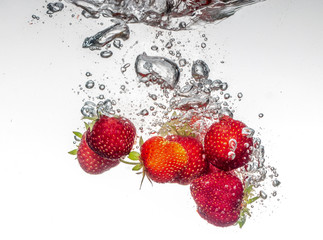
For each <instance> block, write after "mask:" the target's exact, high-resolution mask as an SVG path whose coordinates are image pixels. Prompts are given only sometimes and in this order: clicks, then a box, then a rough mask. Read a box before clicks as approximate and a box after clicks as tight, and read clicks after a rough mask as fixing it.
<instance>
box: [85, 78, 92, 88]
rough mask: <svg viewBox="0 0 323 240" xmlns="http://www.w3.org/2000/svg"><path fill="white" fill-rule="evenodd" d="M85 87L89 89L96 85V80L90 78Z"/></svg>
mask: <svg viewBox="0 0 323 240" xmlns="http://www.w3.org/2000/svg"><path fill="white" fill-rule="evenodd" d="M85 87H86V88H88V89H91V88H93V87H94V81H92V80H89V81H87V82H86V83H85Z"/></svg>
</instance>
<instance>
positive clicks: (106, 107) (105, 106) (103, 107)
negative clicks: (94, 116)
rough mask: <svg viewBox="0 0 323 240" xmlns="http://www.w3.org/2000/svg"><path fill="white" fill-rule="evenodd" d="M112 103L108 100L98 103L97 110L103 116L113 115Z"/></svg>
mask: <svg viewBox="0 0 323 240" xmlns="http://www.w3.org/2000/svg"><path fill="white" fill-rule="evenodd" d="M112 105H113V104H112V101H111V100H110V99H106V100H105V101H104V102H99V103H98V105H97V109H98V111H99V112H100V113H102V114H103V115H113V114H114V111H113V106H112Z"/></svg>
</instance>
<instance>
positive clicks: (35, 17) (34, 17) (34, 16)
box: [31, 15, 40, 20]
mask: <svg viewBox="0 0 323 240" xmlns="http://www.w3.org/2000/svg"><path fill="white" fill-rule="evenodd" d="M31 17H32V18H33V19H36V20H39V19H40V17H38V16H36V15H32V16H31Z"/></svg>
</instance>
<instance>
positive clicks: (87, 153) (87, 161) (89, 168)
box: [69, 132, 120, 174]
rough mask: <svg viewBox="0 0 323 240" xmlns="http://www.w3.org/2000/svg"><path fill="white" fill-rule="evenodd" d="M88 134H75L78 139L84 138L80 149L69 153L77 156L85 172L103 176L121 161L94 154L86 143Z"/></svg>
mask: <svg viewBox="0 0 323 240" xmlns="http://www.w3.org/2000/svg"><path fill="white" fill-rule="evenodd" d="M86 133H87V132H85V133H84V134H83V136H81V134H80V133H75V134H76V135H77V136H78V137H81V138H82V139H81V143H80V145H79V147H78V149H76V150H73V151H71V152H69V153H70V154H73V155H76V156H77V160H78V161H79V164H80V166H81V168H82V169H83V170H84V171H85V172H87V173H89V174H101V173H103V172H105V171H108V170H109V169H111V168H113V167H115V166H117V165H118V164H119V163H120V162H119V160H109V159H107V158H103V157H101V156H99V155H98V154H96V153H95V152H93V151H92V150H91V149H90V147H89V146H88V144H87V142H86Z"/></svg>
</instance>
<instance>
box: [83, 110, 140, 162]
mask: <svg viewBox="0 0 323 240" xmlns="http://www.w3.org/2000/svg"><path fill="white" fill-rule="evenodd" d="M135 137H136V128H135V126H134V125H133V124H132V122H131V121H130V120H128V119H126V118H123V117H107V116H104V115H102V116H100V118H99V119H98V120H97V121H96V122H95V123H94V125H93V127H92V129H90V131H89V133H88V134H87V136H86V141H87V143H88V144H89V147H90V148H91V149H92V150H93V151H94V152H95V153H97V154H98V155H99V156H101V157H104V158H109V159H119V158H122V157H124V156H126V155H128V154H129V153H130V151H131V149H132V147H133V144H134V141H135Z"/></svg>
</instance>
